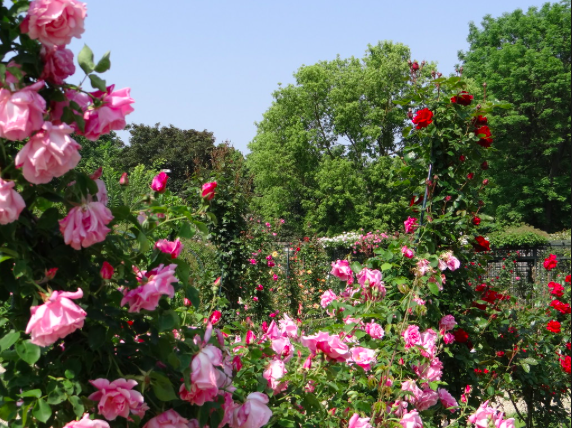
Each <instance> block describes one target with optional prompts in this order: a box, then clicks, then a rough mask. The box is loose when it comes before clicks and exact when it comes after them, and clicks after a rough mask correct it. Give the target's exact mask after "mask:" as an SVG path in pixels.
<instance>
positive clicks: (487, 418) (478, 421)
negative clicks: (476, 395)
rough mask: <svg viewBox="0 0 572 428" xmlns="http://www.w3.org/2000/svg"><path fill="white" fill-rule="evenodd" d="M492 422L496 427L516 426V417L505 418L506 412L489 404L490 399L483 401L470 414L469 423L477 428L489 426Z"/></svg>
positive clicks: (510, 427)
mask: <svg viewBox="0 0 572 428" xmlns="http://www.w3.org/2000/svg"><path fill="white" fill-rule="evenodd" d="M491 422H492V423H493V424H494V426H495V428H515V421H514V419H513V418H509V419H504V413H503V412H500V411H498V410H497V409H495V408H494V407H491V406H489V402H488V401H485V402H484V403H482V404H481V405H480V406H479V408H478V409H477V411H476V412H475V413H473V414H472V415H471V416H469V423H471V424H473V425H474V426H475V427H476V428H488V427H490V426H491Z"/></svg>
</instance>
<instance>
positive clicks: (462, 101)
mask: <svg viewBox="0 0 572 428" xmlns="http://www.w3.org/2000/svg"><path fill="white" fill-rule="evenodd" d="M473 98H474V97H473V96H472V95H471V94H469V93H468V92H467V91H462V92H459V93H458V94H457V95H456V96H454V97H453V98H451V102H452V103H453V104H459V105H461V106H468V105H470V104H471V103H472V102H473Z"/></svg>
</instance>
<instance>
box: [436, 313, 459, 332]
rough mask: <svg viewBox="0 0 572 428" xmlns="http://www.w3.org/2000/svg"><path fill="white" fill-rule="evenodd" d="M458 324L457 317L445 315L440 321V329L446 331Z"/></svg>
mask: <svg viewBox="0 0 572 428" xmlns="http://www.w3.org/2000/svg"><path fill="white" fill-rule="evenodd" d="M456 325H457V321H455V317H454V316H453V315H445V316H444V317H443V318H441V321H439V329H441V330H444V331H449V330H453V329H454V328H455V326H456Z"/></svg>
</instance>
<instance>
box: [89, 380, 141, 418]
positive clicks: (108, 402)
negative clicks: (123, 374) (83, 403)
mask: <svg viewBox="0 0 572 428" xmlns="http://www.w3.org/2000/svg"><path fill="white" fill-rule="evenodd" d="M89 383H91V384H92V385H93V386H94V387H95V388H97V389H98V391H97V392H94V393H93V394H91V395H90V396H89V397H88V398H89V399H90V400H92V401H99V403H98V404H97V411H98V412H99V413H100V414H102V415H103V417H104V418H105V419H107V420H108V421H113V420H115V419H116V418H117V417H118V416H121V417H123V418H126V419H127V418H128V417H129V413H132V414H134V415H136V416H139V417H140V418H142V417H143V415H145V412H146V411H147V410H149V407H148V406H147V405H146V404H145V400H144V398H143V395H141V393H140V392H137V391H133V388H134V387H135V386H137V382H136V381H134V380H133V379H130V380H125V379H122V378H119V379H116V380H114V381H113V382H109V381H108V380H107V379H101V378H100V379H96V380H90V381H89Z"/></svg>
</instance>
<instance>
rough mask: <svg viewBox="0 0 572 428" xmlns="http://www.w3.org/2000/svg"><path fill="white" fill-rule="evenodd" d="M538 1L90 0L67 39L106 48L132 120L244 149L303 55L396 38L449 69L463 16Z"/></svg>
mask: <svg viewBox="0 0 572 428" xmlns="http://www.w3.org/2000/svg"><path fill="white" fill-rule="evenodd" d="M544 3H545V2H544V1H537V0H502V1H499V0H480V1H479V2H463V1H458V0H456V1H452V0H440V1H425V2H412V1H392V2H389V1H386V0H377V1H374V0H355V1H352V2H350V1H347V0H346V1H342V0H328V1H325V0H306V1H301V0H290V1H288V2H286V1H270V0H267V1H261V0H243V1H229V0H218V1H216V0H212V1H202V2H199V1H195V0H170V1H167V2H158V1H150V0H93V1H87V6H88V18H87V21H86V32H85V33H84V35H83V37H82V39H81V40H75V41H74V42H73V43H72V44H71V49H72V50H73V51H74V53H76V54H77V53H78V52H79V50H80V49H81V48H82V46H83V44H84V43H86V44H88V45H89V46H90V47H91V48H92V49H93V51H94V53H95V56H96V60H97V59H99V57H100V56H101V55H103V54H104V53H105V52H106V51H108V50H110V51H111V60H112V68H111V70H110V71H108V72H107V73H105V75H104V76H103V77H105V78H106V79H107V81H108V83H115V84H116V85H117V87H118V88H122V87H125V86H129V87H131V89H132V92H131V95H132V97H133V98H134V99H135V101H136V104H135V105H134V107H135V112H134V113H132V114H131V115H130V116H129V117H128V119H129V120H128V121H129V122H133V123H145V124H148V125H154V124H155V123H158V122H160V123H161V124H162V125H169V124H173V125H175V126H177V127H179V128H184V129H191V128H193V129H197V130H200V131H202V130H204V129H207V130H209V131H211V132H214V135H215V137H216V139H217V142H222V141H224V140H230V141H231V143H232V144H233V145H234V147H236V148H237V149H239V150H241V151H242V152H244V153H246V152H247V144H248V143H249V142H250V141H251V140H252V138H253V137H254V135H255V134H256V126H255V122H257V121H260V120H262V115H263V113H264V112H265V111H266V110H267V109H268V107H269V106H270V104H271V102H272V92H273V91H274V90H276V89H277V87H278V82H281V83H282V84H288V83H292V82H293V77H292V74H293V73H294V71H296V70H297V69H298V68H299V67H300V66H301V65H303V64H306V65H309V64H314V63H316V62H317V61H320V60H331V59H334V58H335V57H336V55H337V54H340V55H341V56H342V57H350V56H356V57H362V56H363V54H364V52H365V50H366V48H367V45H368V43H370V44H375V43H377V42H378V41H380V40H393V41H395V42H401V43H404V44H406V45H408V46H409V47H410V48H411V51H412V55H413V58H415V59H418V60H423V59H426V60H431V61H436V62H438V63H439V70H440V71H441V72H443V73H445V74H448V73H449V72H451V71H452V70H453V66H454V64H456V63H457V52H458V50H460V49H466V48H467V46H468V45H467V42H466V38H467V34H468V23H469V22H470V21H474V22H476V23H480V22H481V19H482V17H483V16H484V15H486V14H491V15H492V16H500V15H501V14H502V13H503V12H510V11H513V10H515V9H517V8H521V9H524V10H526V9H528V7H530V6H541V5H542V4H544ZM78 69H79V67H78ZM80 71H81V70H80ZM76 80H77V82H79V81H80V80H81V75H80V73H77V75H76V76H74V78H73V81H76ZM120 135H121V137H122V138H124V139H126V138H127V137H128V134H127V133H125V132H123V133H120Z"/></svg>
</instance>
